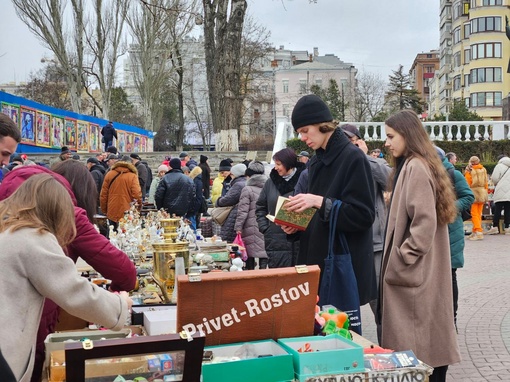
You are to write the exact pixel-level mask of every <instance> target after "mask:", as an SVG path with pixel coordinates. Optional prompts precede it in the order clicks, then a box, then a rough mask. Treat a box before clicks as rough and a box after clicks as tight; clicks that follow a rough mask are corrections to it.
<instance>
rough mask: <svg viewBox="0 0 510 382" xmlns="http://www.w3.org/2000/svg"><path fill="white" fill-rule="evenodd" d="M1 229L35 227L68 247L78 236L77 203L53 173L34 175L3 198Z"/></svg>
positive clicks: (1, 203)
mask: <svg viewBox="0 0 510 382" xmlns="http://www.w3.org/2000/svg"><path fill="white" fill-rule="evenodd" d="M0 216H2V219H0V232H4V231H5V230H7V229H11V230H12V231H17V230H20V229H22V228H35V229H37V230H38V232H39V233H43V232H49V233H52V234H53V235H55V237H56V238H57V240H58V243H59V244H60V246H62V247H65V246H66V245H67V244H69V243H70V242H71V241H73V239H74V237H75V236H76V226H75V223H74V206H73V202H72V200H71V196H70V195H69V192H68V191H67V190H66V189H65V187H64V186H62V185H61V184H60V183H59V182H58V181H57V180H56V179H55V178H53V176H51V175H49V174H37V175H33V176H31V177H30V178H29V179H27V180H26V181H24V182H23V184H22V185H21V186H20V187H19V188H18V189H17V190H16V191H15V192H14V193H13V194H12V195H11V196H9V197H8V198H7V199H4V200H2V201H1V202H0Z"/></svg>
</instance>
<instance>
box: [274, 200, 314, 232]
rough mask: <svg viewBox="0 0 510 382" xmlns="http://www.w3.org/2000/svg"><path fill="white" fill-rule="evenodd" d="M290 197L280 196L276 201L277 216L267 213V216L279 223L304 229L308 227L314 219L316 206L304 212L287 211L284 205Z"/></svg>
mask: <svg viewBox="0 0 510 382" xmlns="http://www.w3.org/2000/svg"><path fill="white" fill-rule="evenodd" d="M289 201H290V199H289V198H285V197H283V196H279V197H278V201H277V202H276V213H275V216H272V215H267V218H268V219H269V220H271V221H272V222H275V223H277V224H281V225H286V226H289V227H293V228H296V229H298V230H299V231H304V230H305V229H306V227H308V223H310V220H312V218H313V215H315V212H317V209H316V208H307V209H306V210H304V211H303V212H294V211H287V210H286V209H285V208H284V206H285V204H286V203H287V202H289Z"/></svg>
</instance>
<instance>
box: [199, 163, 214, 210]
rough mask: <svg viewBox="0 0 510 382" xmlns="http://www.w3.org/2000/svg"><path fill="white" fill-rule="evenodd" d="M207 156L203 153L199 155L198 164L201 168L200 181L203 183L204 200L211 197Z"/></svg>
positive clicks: (209, 169)
mask: <svg viewBox="0 0 510 382" xmlns="http://www.w3.org/2000/svg"><path fill="white" fill-rule="evenodd" d="M208 159H209V158H207V157H206V156H205V155H200V164H199V165H198V167H200V168H201V169H202V182H203V184H204V198H205V199H206V200H208V199H210V198H211V168H210V167H209V163H207V160H208Z"/></svg>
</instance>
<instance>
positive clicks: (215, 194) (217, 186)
mask: <svg viewBox="0 0 510 382" xmlns="http://www.w3.org/2000/svg"><path fill="white" fill-rule="evenodd" d="M224 180H225V178H224V177H222V176H221V174H220V173H218V176H217V177H216V178H214V181H213V185H212V190H211V201H212V203H213V205H216V200H218V198H219V197H220V196H221V190H222V189H223V181H224Z"/></svg>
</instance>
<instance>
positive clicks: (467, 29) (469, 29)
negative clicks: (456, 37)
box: [464, 23, 471, 39]
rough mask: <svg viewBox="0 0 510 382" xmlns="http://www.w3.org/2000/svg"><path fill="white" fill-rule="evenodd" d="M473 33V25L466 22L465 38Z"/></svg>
mask: <svg viewBox="0 0 510 382" xmlns="http://www.w3.org/2000/svg"><path fill="white" fill-rule="evenodd" d="M470 34H471V25H470V24H469V23H467V24H464V39H466V38H469V35H470Z"/></svg>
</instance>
